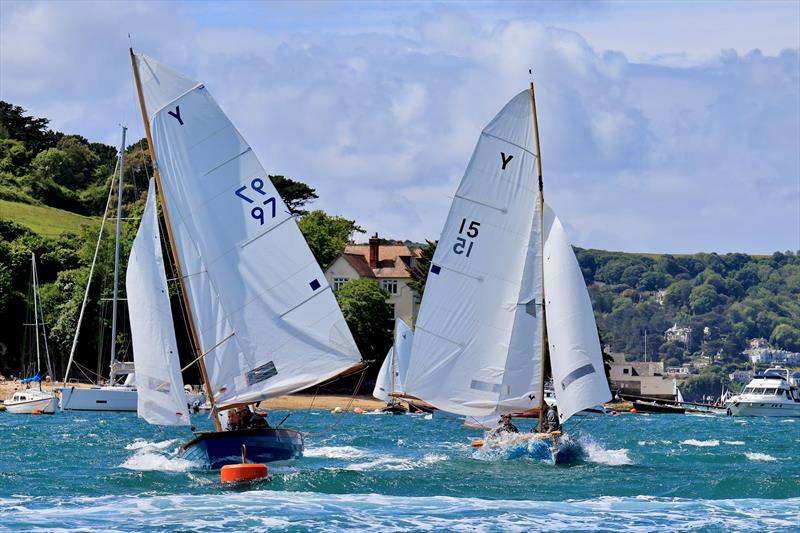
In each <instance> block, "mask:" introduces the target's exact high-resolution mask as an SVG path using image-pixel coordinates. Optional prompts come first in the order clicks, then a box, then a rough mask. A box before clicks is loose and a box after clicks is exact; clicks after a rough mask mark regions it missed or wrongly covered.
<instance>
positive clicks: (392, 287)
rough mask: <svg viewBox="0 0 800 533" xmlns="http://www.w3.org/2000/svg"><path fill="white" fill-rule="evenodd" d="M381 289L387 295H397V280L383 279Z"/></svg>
mask: <svg viewBox="0 0 800 533" xmlns="http://www.w3.org/2000/svg"><path fill="white" fill-rule="evenodd" d="M381 284H382V285H383V288H384V289H385V290H386V291H387V292H388V293H389V294H397V280H396V279H385V280H383V281H382V282H381Z"/></svg>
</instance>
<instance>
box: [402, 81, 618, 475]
mask: <svg viewBox="0 0 800 533" xmlns="http://www.w3.org/2000/svg"><path fill="white" fill-rule="evenodd" d="M539 154H540V150H539V135H538V124H537V117H536V103H535V99H534V90H533V82H531V85H530V89H529V90H526V91H523V92H521V93H519V94H518V95H517V96H515V97H514V98H513V99H512V100H511V101H510V102H508V104H506V106H505V107H504V108H503V109H502V110H501V111H500V113H498V115H497V116H496V117H495V118H494V119H493V120H492V121H491V122H490V123H489V124H488V125H487V126H486V128H485V129H484V130H483V132H482V133H481V135H480V138H479V140H478V144H477V146H476V148H475V151H474V152H473V155H472V158H471V160H470V162H469V165H468V166H467V170H466V173H465V174H464V177H463V179H462V180H461V183H460V185H459V187H458V190H457V191H456V193H455V196H454V199H453V202H452V205H451V207H450V213H449V214H448V217H447V221H446V222H445V226H444V229H443V230H442V234H441V237H440V240H439V244H438V246H437V248H436V252H435V254H434V257H433V260H432V261H431V267H430V272H429V274H428V279H427V282H426V284H425V294H424V298H423V300H422V305H421V308H420V313H419V316H418V318H417V322H416V330H415V332H414V344H413V347H412V351H411V358H410V362H409V370H408V373H407V376H406V380H405V390H406V393H407V394H409V395H413V396H416V397H418V398H421V399H424V400H425V401H426V402H428V403H430V404H432V405H434V406H435V407H437V408H439V409H442V410H444V411H448V412H452V413H456V414H460V415H463V416H466V417H474V418H476V419H486V418H492V417H493V418H494V420H495V423H496V422H497V420H498V417H499V416H500V415H502V414H507V413H514V412H524V411H529V410H532V409H537V412H538V415H539V424H538V430H539V433H538V435H536V436H535V437H536V438H537V439H538V440H539V441H541V442H542V443H543V449H544V450H545V451H546V452H547V454H546V455H548V456H550V458H551V460H552V461H553V462H561V461H562V460H565V459H568V458H571V457H574V455H575V454H574V453H573V450H565V449H563V448H562V447H561V446H560V443H561V442H562V440H563V439H562V435H561V433H560V432H559V431H555V432H549V433H545V432H543V429H544V428H543V414H544V412H545V410H546V409H547V407H546V403H545V390H544V384H545V379H546V376H547V374H548V373H549V374H551V375H552V377H553V381H554V386H555V395H556V398H557V402H558V419H559V422H560V423H562V424H563V423H564V422H566V421H567V420H568V419H569V418H570V417H571V416H572V415H574V414H575V413H577V412H579V411H581V410H583V409H586V408H590V407H593V406H595V405H598V404H602V403H604V402H606V401H609V400H610V399H611V392H610V391H609V388H608V383H607V381H606V378H605V374H604V371H603V362H602V354H601V350H600V342H599V338H598V334H597V328H596V325H595V321H594V314H593V312H592V306H591V302H590V300H589V295H588V292H587V290H586V285H585V283H584V280H583V276H582V274H581V270H580V268H579V266H578V263H577V260H576V258H575V255H574V253H573V251H572V247H571V246H570V243H569V240H568V238H567V235H566V232H565V231H564V228H563V226H562V225H561V222H560V221H559V219H558V217H557V216H556V215H555V213H554V212H553V211H552V209H550V208H549V207H548V206H547V205H545V203H544V183H543V179H542V166H541V158H540V157H539ZM548 367H549V368H548ZM551 452H552V453H551ZM562 452H563V453H562Z"/></svg>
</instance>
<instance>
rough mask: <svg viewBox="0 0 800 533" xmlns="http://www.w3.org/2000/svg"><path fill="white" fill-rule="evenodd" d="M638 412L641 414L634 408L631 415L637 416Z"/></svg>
mask: <svg viewBox="0 0 800 533" xmlns="http://www.w3.org/2000/svg"><path fill="white" fill-rule="evenodd" d="M638 412H639V411H637V410H636V408H635V407H633V408H632V409H631V410H630V413H631V414H632V415H635V414H636V413H638Z"/></svg>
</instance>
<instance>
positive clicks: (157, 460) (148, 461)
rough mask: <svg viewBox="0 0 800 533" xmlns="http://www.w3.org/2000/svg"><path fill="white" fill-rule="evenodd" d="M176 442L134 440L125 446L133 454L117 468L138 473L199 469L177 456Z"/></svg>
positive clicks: (175, 440)
mask: <svg viewBox="0 0 800 533" xmlns="http://www.w3.org/2000/svg"><path fill="white" fill-rule="evenodd" d="M177 442H178V439H170V440H164V441H160V442H149V441H146V440H144V439H136V440H135V441H133V442H132V443H130V444H128V445H127V446H125V449H126V450H131V451H133V452H134V454H133V455H131V456H130V457H128V458H127V459H125V461H124V462H123V463H122V464H121V465H119V468H125V469H127V470H136V471H139V472H188V471H189V470H193V469H197V468H200V467H201V466H202V465H198V464H196V463H194V462H192V461H189V460H187V459H184V458H182V457H178V456H177V446H176V444H177ZM168 450H169V451H168Z"/></svg>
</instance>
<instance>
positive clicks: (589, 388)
mask: <svg viewBox="0 0 800 533" xmlns="http://www.w3.org/2000/svg"><path fill="white" fill-rule="evenodd" d="M544 225H545V241H544V286H545V299H546V300H547V306H546V309H547V339H548V344H549V347H550V368H551V369H552V371H553V387H554V388H555V395H556V401H557V402H558V417H559V421H560V422H561V423H563V422H565V421H566V420H567V419H568V418H569V417H571V416H572V415H573V414H575V413H577V412H578V411H581V410H583V409H587V408H590V407H594V406H595V405H599V404H603V403H605V402H607V401H609V400H611V391H609V389H608V382H607V381H606V375H605V372H604V370H603V355H602V351H601V349H600V339H599V338H598V335H597V325H596V323H595V320H594V313H593V312H592V302H591V300H590V299H589V293H588V292H587V290H586V283H585V282H584V280H583V274H581V269H580V266H579V265H578V260H577V259H576V258H575V253H574V252H573V251H572V246H571V245H570V243H569V238H568V237H567V234H566V232H565V231H564V227H563V226H562V225H561V221H560V220H559V219H558V217H557V216H556V215H555V213H554V212H553V211H552V209H550V207H549V206H545V222H544Z"/></svg>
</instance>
